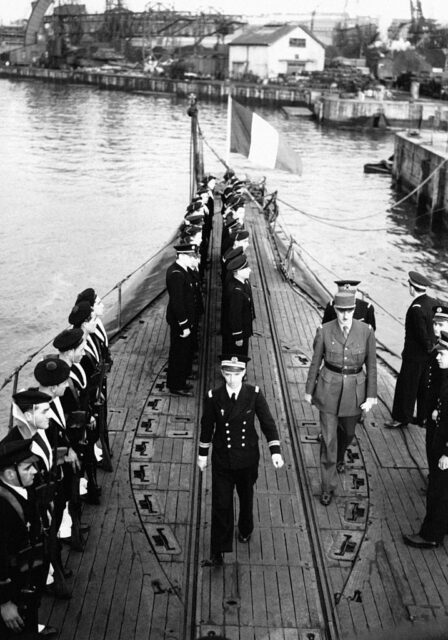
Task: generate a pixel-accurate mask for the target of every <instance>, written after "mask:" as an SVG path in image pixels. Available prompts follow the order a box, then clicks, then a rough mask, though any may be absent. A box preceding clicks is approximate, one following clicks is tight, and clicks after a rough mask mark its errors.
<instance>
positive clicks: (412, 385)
mask: <svg viewBox="0 0 448 640" xmlns="http://www.w3.org/2000/svg"><path fill="white" fill-rule="evenodd" d="M428 372H429V359H428V360H425V361H423V362H421V361H419V360H409V359H408V358H406V357H404V358H403V360H402V363H401V368H400V373H399V374H398V377H397V384H396V385H395V393H394V403H393V407H392V418H393V419H394V420H398V421H399V422H403V423H404V424H408V423H409V422H412V419H413V416H414V408H415V403H416V402H417V422H418V423H419V424H423V422H424V419H425V417H426V416H425V415H424V411H425V404H426V403H425V399H426V394H427V393H428V391H427V389H428V384H427V377H428Z"/></svg>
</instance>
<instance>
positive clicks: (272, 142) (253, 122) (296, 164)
mask: <svg viewBox="0 0 448 640" xmlns="http://www.w3.org/2000/svg"><path fill="white" fill-rule="evenodd" d="M229 120H230V151H232V152H234V153H241V154H242V155H243V156H246V158H249V160H250V161H251V162H253V163H254V164H257V165H259V166H262V167H266V168H268V169H281V170H283V171H289V172H290V173H297V174H298V175H301V174H302V162H301V160H300V157H299V155H298V154H297V153H296V152H295V151H293V149H291V147H290V146H289V145H288V143H287V142H286V141H285V140H284V139H283V138H282V136H281V135H280V134H279V132H278V131H277V130H276V129H275V128H274V127H273V126H272V125H270V124H269V123H268V122H266V120H263V118H260V116H258V115H257V114H256V113H253V111H250V109H246V108H245V107H242V106H241V105H240V104H239V103H238V102H236V101H235V100H233V99H232V98H229Z"/></svg>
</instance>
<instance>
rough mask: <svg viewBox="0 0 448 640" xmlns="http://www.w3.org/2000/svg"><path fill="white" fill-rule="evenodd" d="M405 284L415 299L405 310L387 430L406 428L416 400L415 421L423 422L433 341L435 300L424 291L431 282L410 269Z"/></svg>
mask: <svg viewBox="0 0 448 640" xmlns="http://www.w3.org/2000/svg"><path fill="white" fill-rule="evenodd" d="M408 285H409V293H410V295H411V296H412V297H413V298H414V301H413V303H412V304H411V306H410V307H409V309H408V311H407V313H406V321H405V335H404V349H403V352H402V354H401V357H402V362H401V369H400V373H399V374H398V377H397V383H396V386H395V394H394V402H393V407H392V420H391V421H390V422H386V423H385V426H386V427H388V428H389V429H397V428H400V427H407V425H408V424H409V423H410V422H413V421H414V408H415V403H416V402H417V415H416V418H415V420H416V422H417V424H420V425H423V422H424V418H425V416H424V405H425V403H424V397H425V394H426V387H427V376H428V367H429V362H430V359H431V352H432V350H433V347H434V344H435V342H436V339H435V335H434V328H433V323H432V321H433V315H434V312H433V307H435V306H437V300H435V299H434V298H432V297H430V296H429V295H428V294H427V293H426V290H427V288H428V287H430V286H431V283H430V281H429V280H428V279H427V278H426V277H425V276H423V275H421V274H419V273H417V272H416V271H410V272H409V279H408Z"/></svg>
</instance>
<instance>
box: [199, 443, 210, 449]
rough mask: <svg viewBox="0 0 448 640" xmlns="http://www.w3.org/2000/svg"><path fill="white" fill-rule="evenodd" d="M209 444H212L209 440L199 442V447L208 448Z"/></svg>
mask: <svg viewBox="0 0 448 640" xmlns="http://www.w3.org/2000/svg"><path fill="white" fill-rule="evenodd" d="M211 444H212V443H211V442H200V443H199V447H200V448H201V449H208V448H209V447H210V446H211Z"/></svg>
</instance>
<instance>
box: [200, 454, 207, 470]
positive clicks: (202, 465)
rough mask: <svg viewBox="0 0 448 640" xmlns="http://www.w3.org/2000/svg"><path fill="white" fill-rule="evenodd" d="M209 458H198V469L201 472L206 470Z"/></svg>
mask: <svg viewBox="0 0 448 640" xmlns="http://www.w3.org/2000/svg"><path fill="white" fill-rule="evenodd" d="M207 460H208V458H207V456H198V467H199V469H200V470H201V471H204V470H205V467H206V466H207Z"/></svg>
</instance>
